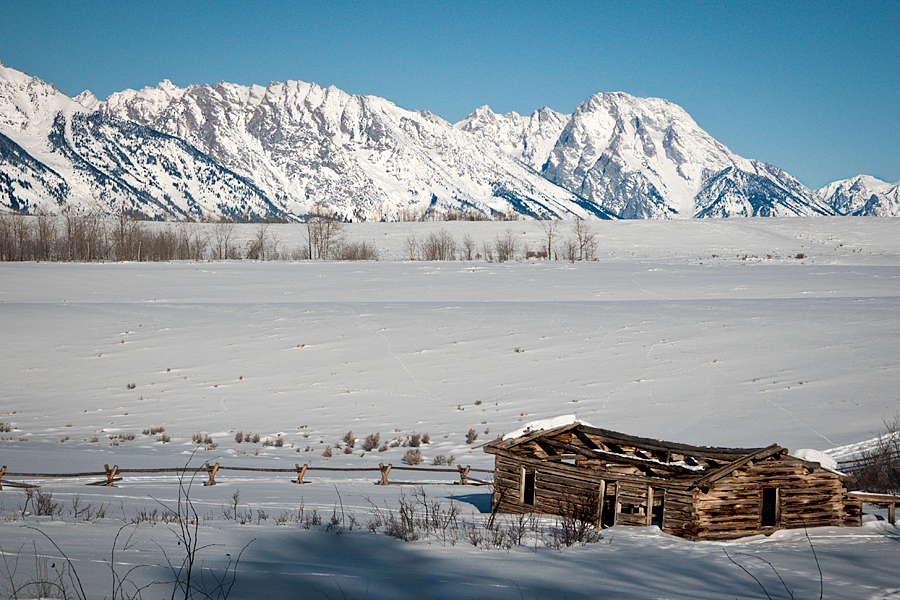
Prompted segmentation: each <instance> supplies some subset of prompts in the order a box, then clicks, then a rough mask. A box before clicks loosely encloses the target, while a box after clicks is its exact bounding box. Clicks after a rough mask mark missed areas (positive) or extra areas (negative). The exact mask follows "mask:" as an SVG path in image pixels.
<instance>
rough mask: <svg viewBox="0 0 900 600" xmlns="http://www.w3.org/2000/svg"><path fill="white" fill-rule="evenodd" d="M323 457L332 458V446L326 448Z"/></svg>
mask: <svg viewBox="0 0 900 600" xmlns="http://www.w3.org/2000/svg"><path fill="white" fill-rule="evenodd" d="M322 456H324V457H325V458H331V446H325V450H323V451H322Z"/></svg>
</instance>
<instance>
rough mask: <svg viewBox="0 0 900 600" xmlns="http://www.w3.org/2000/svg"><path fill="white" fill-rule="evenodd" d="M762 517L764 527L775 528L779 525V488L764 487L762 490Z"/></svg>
mask: <svg viewBox="0 0 900 600" xmlns="http://www.w3.org/2000/svg"><path fill="white" fill-rule="evenodd" d="M760 513H761V515H762V522H761V525H762V526H763V527H775V525H776V524H777V523H778V488H774V487H764V488H763V489H762V509H761V511H760Z"/></svg>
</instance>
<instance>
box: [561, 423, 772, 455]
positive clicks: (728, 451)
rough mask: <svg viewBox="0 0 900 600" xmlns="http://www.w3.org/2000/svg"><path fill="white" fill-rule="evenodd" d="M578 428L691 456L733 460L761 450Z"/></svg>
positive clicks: (599, 438)
mask: <svg viewBox="0 0 900 600" xmlns="http://www.w3.org/2000/svg"><path fill="white" fill-rule="evenodd" d="M578 430H579V431H582V432H584V433H586V434H588V435H589V436H591V437H592V439H594V440H595V441H609V442H612V443H614V444H621V443H624V444H629V445H631V446H634V447H636V448H642V449H647V450H659V451H662V452H678V453H681V454H687V455H690V456H694V455H698V456H717V457H721V458H723V459H724V460H733V459H734V458H735V457H736V456H741V455H745V454H749V453H752V452H756V451H757V450H761V448H717V447H712V446H690V445H688V444H679V443H675V442H666V441H663V440H656V439H652V438H642V437H637V436H633V435H627V434H624V433H619V432H617V431H610V430H608V429H599V428H597V427H589V426H587V425H579V426H578Z"/></svg>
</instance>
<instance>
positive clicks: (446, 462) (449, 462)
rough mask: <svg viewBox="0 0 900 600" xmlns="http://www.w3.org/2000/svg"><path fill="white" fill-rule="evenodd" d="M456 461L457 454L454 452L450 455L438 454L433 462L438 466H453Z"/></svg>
mask: <svg viewBox="0 0 900 600" xmlns="http://www.w3.org/2000/svg"><path fill="white" fill-rule="evenodd" d="M454 462H456V456H454V455H452V454H451V455H450V456H445V455H443V454H438V455H437V456H435V457H434V460H433V461H432V464H433V465H435V466H436V467H442V466H447V467H452V466H453V463H454Z"/></svg>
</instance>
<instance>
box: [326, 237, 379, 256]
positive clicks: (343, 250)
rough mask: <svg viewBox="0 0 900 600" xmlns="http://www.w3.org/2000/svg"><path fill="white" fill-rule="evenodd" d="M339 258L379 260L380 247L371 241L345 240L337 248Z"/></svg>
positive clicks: (336, 254) (335, 254)
mask: <svg viewBox="0 0 900 600" xmlns="http://www.w3.org/2000/svg"><path fill="white" fill-rule="evenodd" d="M334 258H335V259H337V260H378V259H379V258H380V256H379V253H378V249H377V248H376V247H375V246H374V244H372V243H371V242H366V241H362V242H344V243H342V244H340V246H338V248H337V249H336V250H335V253H334Z"/></svg>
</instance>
